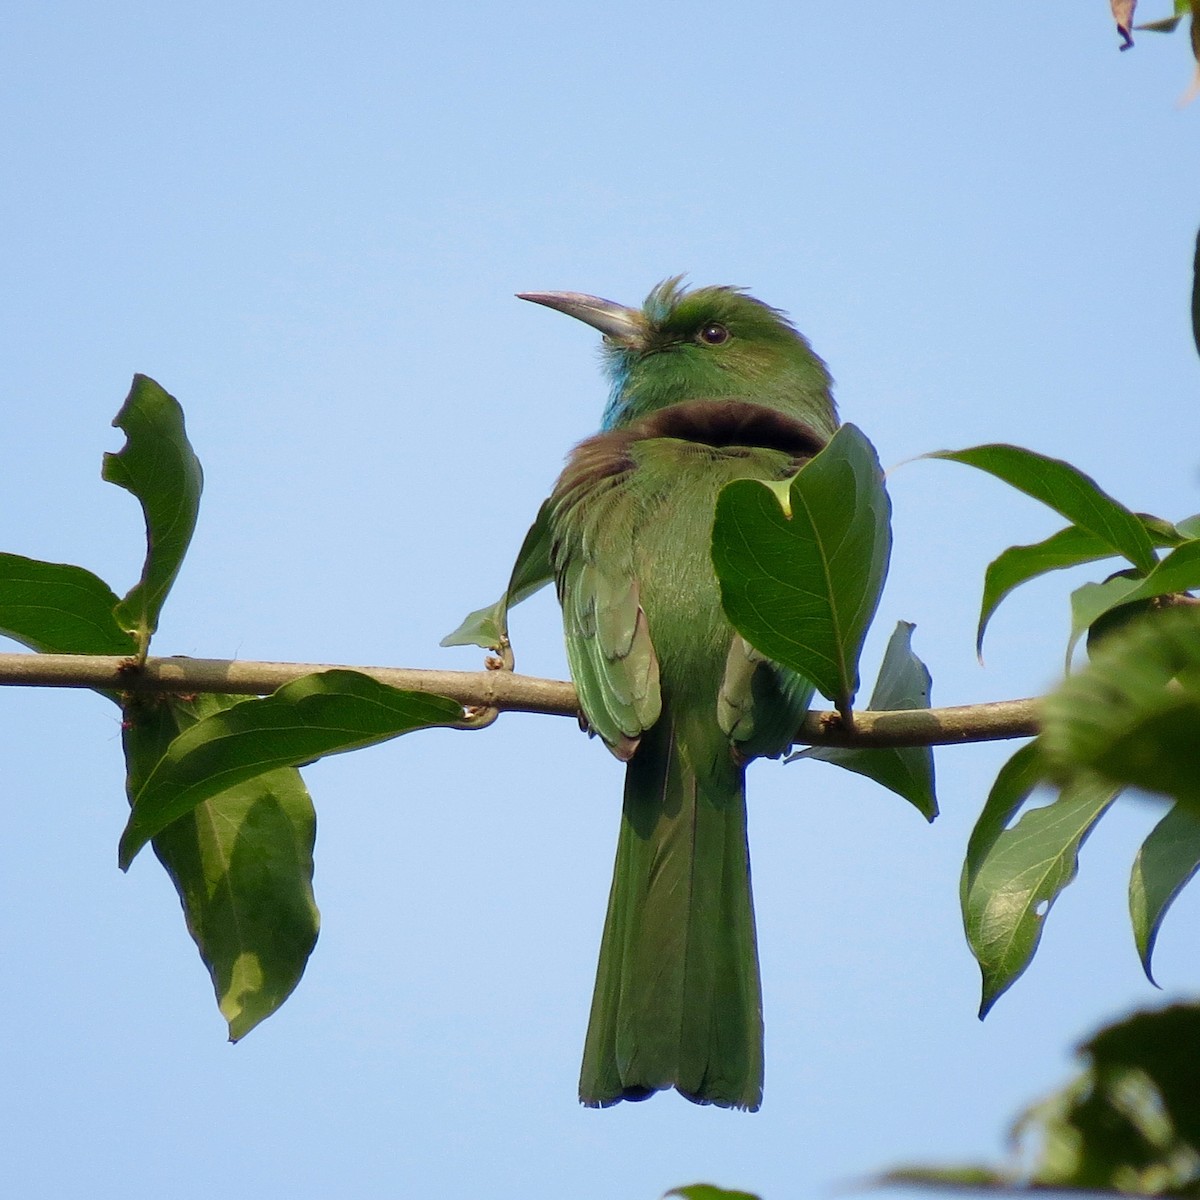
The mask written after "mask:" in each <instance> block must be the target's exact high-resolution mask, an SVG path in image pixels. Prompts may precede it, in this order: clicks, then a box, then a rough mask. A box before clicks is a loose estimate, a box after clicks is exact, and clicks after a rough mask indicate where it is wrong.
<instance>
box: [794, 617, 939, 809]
mask: <svg viewBox="0 0 1200 1200" xmlns="http://www.w3.org/2000/svg"><path fill="white" fill-rule="evenodd" d="M914 628H915V626H914V625H912V624H911V622H909V621H898V622H897V623H896V629H895V631H894V632H893V633H892V636H891V638H890V639H889V641H888V644H887V650H886V651H884V655H883V663H882V664H881V665H880V668H879V678H878V679H877V680H876V683H875V690H874V691H873V692H872V693H871V703H870V704H868V705H867V709H868V711H873V712H895V711H897V710H899V709H912V708H928V707H929V698H930V690H931V688H932V686H933V680H932V679H931V678H930V675H929V669H928V668H927V667H926V666H925V664H924V663H923V662H922V661H921V660H920V659H919V658H918V657H917V656H916V654H914V653H913V649H912V632H913V629H914ZM796 758H815V759H819V760H820V761H821V762H829V763H833V764H834V765H835V766H839V767H844V768H845V769H846V770H847V771H854V772H856V773H857V774H859V775H866V776H867V777H868V778H869V779H873V780H875V782H876V783H879V784H882V785H883V786H884V787H885V788H888V789H889V790H890V791H893V792H895V793H896V795H898V796H903V797H904V799H905V800H907V801H908V802H909V803H910V804H912V805H913V806H914V807H915V808H916V809H917V811H918V812H919V813H921V814H922V815H923V816H924V817H925V818H926V820H929V821H932V820H933V819H934V817H936V816H937V813H938V806H937V795H936V793H935V790H934V782H933V750H932V748H931V747H929V746H889V747H885V748H883V749H878V750H862V749H850V748H849V747H843V746H809V747H808V748H807V749H805V750H800V751H798V752H797V753H795V754H792V755H789V756H788V759H787V761H788V762H791V761H792V760H793V759H796Z"/></svg>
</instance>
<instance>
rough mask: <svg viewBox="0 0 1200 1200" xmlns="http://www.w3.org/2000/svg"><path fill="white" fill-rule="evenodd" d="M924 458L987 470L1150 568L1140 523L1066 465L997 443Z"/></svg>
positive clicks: (1145, 536)
mask: <svg viewBox="0 0 1200 1200" xmlns="http://www.w3.org/2000/svg"><path fill="white" fill-rule="evenodd" d="M926 457H928V458H944V459H949V460H950V461H951V462H960V463H966V464H967V465H968V466H972V467H977V468H978V469H979V470H981V471H987V472H988V473H989V474H991V475H995V476H996V478H997V479H1002V480H1004V482H1005V483H1007V484H1009V485H1011V486H1012V487H1014V488H1016V489H1017V490H1018V491H1022V492H1024V493H1025V494H1026V495H1027V496H1032V497H1033V498H1034V499H1035V500H1040V501H1041V502H1042V503H1043V504H1046V505H1048V506H1049V507H1050V508H1052V509H1054V511H1055V512H1057V513H1060V514H1061V515H1062V516H1064V517H1066V518H1067V520H1068V521H1071V522H1072V523H1073V524H1075V525H1078V526H1079V528H1080V529H1082V530H1084V531H1085V532H1087V533H1090V534H1092V535H1093V536H1094V537H1096V538H1097V539H1098V540H1099V541H1101V542H1103V543H1104V544H1105V545H1107V546H1110V547H1111V548H1112V551H1113V553H1114V554H1119V555H1121V556H1122V557H1123V558H1127V559H1129V561H1130V562H1131V563H1133V565H1134V566H1135V567H1137V568H1138V570H1139V571H1142V572H1143V573H1145V572H1149V571H1151V570H1153V568H1154V564H1155V561H1156V559H1155V554H1154V546H1153V543H1152V541H1151V538H1150V534H1149V533H1148V532H1147V531H1146V527H1145V525H1144V524H1143V523H1142V521H1141V520H1139V518H1138V517H1137V516H1135V515H1134V514H1133V513H1132V512H1130V511H1129V509H1127V508H1126V507H1125V506H1124V505H1123V504H1121V503H1120V502H1119V501H1117V500H1114V499H1113V498H1112V497H1111V496H1110V495H1109V494H1108V493H1107V492H1105V491H1103V490H1101V488H1100V486H1099V485H1098V484H1097V483H1096V481H1095V480H1094V479H1092V478H1091V477H1090V476H1087V475H1085V474H1084V473H1083V472H1082V471H1080V470H1079V469H1078V468H1076V467H1073V466H1071V464H1070V463H1066V462H1063V461H1062V460H1061V459H1058V458H1048V457H1047V456H1046V455H1044V454H1036V453H1034V452H1033V451H1032V450H1024V449H1022V448H1021V447H1020V446H1008V445H1004V444H999V443H997V444H992V445H986V446H972V447H970V448H969V449H966V450H939V451H936V452H935V453H933V454H930V455H927V456H926Z"/></svg>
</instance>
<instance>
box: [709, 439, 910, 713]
mask: <svg viewBox="0 0 1200 1200" xmlns="http://www.w3.org/2000/svg"><path fill="white" fill-rule="evenodd" d="M780 492H781V485H779V486H772V485H769V484H764V483H762V482H760V481H758V480H752V479H742V480H737V481H735V482H733V483H731V484H728V485H727V486H726V487H725V488H724V489H723V490H722V491H721V494H720V496H719V498H718V500H717V511H716V520H715V522H714V525H713V564H714V566H715V567H716V572H717V578H718V579H719V581H720V584H721V599H722V603H723V604H724V607H725V612H726V615H727V616H728V617H729V619H730V621H731V622H732V624H733V626H734V628H735V629H737V631H738V632H739V633H740V634H741V635H742V636H743V637H744V638H745V639H746V640H747V641H748V642H749V643H750V644H751V645H753V646H755V647H756V648H757V649H758V650H761V651H762V653H764V654H765V655H767V657H768V658H771V659H774V660H775V661H776V662H779V663H782V664H784V665H785V666H788V667H791V668H792V670H794V671H796V672H797V673H798V674H800V675H803V676H804V677H805V678H807V679H811V680H812V682H813V683H814V684H815V685H816V687H817V689H818V690H819V691H820V692H821V694H822V695H824V696H827V697H828V698H829V699H830V700H832V701H833V703H834V704H835V706H837V708H838V709H839V710H840V711H842V712H843V713H844V712H848V711H849V707H850V702H851V700H852V699H853V697H854V694H855V693H856V692H857V691H858V682H859V678H858V658H859V655H860V653H861V651H862V643H863V639H864V637H865V636H866V632H867V627H868V625H869V624H870V621H871V618H872V617H873V616H874V614H875V608H876V606H877V604H878V603H879V594H880V592H881V590H882V588H883V581H884V578H885V576H886V575H887V565H888V556H889V554H890V551H891V526H890V516H891V503H890V501H889V500H888V497H887V492H886V491H885V490H884V486H883V472H882V471H881V469H880V467H879V459H878V457H877V456H876V454H875V449H874V447H873V446H872V445H871V443H870V442H869V441H867V439H866V437H864V436H863V434H862V433H861V431H859V430H858V429H856V428H855V427H854V426H853V425H843V426H842V427H841V428H840V429H839V430H838V431H837V433H836V434H835V435H834V436H833V438H832V439H831V440H830V442H829V444H828V445H827V446H826V447H825V448H824V449H823V450H822V451H821V452H820V453H819V454H817V455H816V456H815V457H813V458H812V459H811V460H810V461H809V462H808V463H806V464H805V465H804V466H803V467H802V468H801V469H800V471H799V472H797V474H796V475H795V477H794V478H793V479H792V482H791V486H790V488H789V489H788V492H787V505H788V506H789V507H790V511H788V509H787V508H785V507H784V504H782V503H781V496H780Z"/></svg>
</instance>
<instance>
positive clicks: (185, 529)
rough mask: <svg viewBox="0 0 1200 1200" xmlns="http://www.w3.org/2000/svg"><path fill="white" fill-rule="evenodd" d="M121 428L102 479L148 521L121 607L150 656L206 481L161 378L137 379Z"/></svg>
mask: <svg viewBox="0 0 1200 1200" xmlns="http://www.w3.org/2000/svg"><path fill="white" fill-rule="evenodd" d="M113 424H114V425H116V426H117V427H118V428H119V429H122V430H124V432H125V437H126V442H125V445H124V447H123V448H122V449H121V450H120V451H119V452H118V453H116V454H106V455H105V456H104V469H103V472H102V474H103V476H104V478H105V479H107V480H108V482H109V483H115V484H116V485H117V486H118V487H123V488H125V489H126V491H129V492H132V493H133V495H134V496H136V497H137V499H138V502H139V503H140V504H141V506H142V513H143V515H144V517H145V519H146V561H145V564H144V566H143V567H142V577H141V579H139V580H138V582H137V583H136V584H135V585H134V586H133V588H132V589H131V590H130V591H129V594H128V595H127V596H126V597H125V599H124V600H122V601H121V602H120V603H119V604H118V605H117V607H116V619H117V622H118V624H119V625H120V626H121V627H122V628H123V629H126V630H128V631H129V632H130V633H132V634H133V635H134V637H135V638H136V639H137V642H138V646H139V648H140V649H141V651H142V652H143V653H145V651H146V648H147V646H148V645H149V642H150V636H151V635H152V634H153V633H154V631H155V629H157V628H158V616H159V612H160V611H161V610H162V606H163V601H164V600H166V598H167V593H168V592H169V591H170V590H171V585H172V584H173V583H174V582H175V577H176V575H178V574H179V568H180V567H181V566H182V565H183V558H184V555H185V554H186V553H187V548H188V545H189V543H190V542H191V540H192V533H193V531H194V530H195V527H196V514H197V512H198V511H199V508H200V492H201V489H202V488H203V486H204V475H203V472H202V471H201V470H200V461H199V459H197V458H196V456H195V454H194V453H193V452H192V447H191V445H190V444H189V442H188V440H187V433H186V431H185V430H184V425H183V410H182V409H181V408H180V407H179V403H178V401H176V400H175V398H174V397H173V396H169V395H167V393H166V392H164V391H163V389H162V388H161V387H159V386H158V384H157V383H155V382H154V380H153V379H148V378H147V377H146V376H145V375H135V376H134V377H133V387H132V389H131V390H130V392H129V396H128V398H127V399H126V401H125V403H124V405H123V406H122V408H121V411H120V412H119V413H117V415H116V417H115V418H114V420H113Z"/></svg>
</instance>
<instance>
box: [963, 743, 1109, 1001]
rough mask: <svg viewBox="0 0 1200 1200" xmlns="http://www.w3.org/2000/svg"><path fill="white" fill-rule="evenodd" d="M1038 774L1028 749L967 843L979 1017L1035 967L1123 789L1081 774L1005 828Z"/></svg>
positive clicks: (1005, 774) (966, 916) (966, 914)
mask: <svg viewBox="0 0 1200 1200" xmlns="http://www.w3.org/2000/svg"><path fill="white" fill-rule="evenodd" d="M1038 773H1039V767H1038V754H1037V751H1036V750H1035V749H1033V748H1032V747H1028V746H1027V747H1023V748H1022V749H1021V750H1020V751H1018V752H1017V754H1016V755H1014V756H1013V758H1012V759H1010V760H1009V761H1008V763H1007V764H1006V765H1005V767H1004V769H1003V770H1002V771H1001V772H1000V775H999V776H998V777H997V780H996V783H995V785H994V786H993V788H992V792H991V794H990V795H989V796H988V800H987V804H986V805H985V807H984V811H983V813H982V814H981V816H980V818H979V821H978V822H977V824H976V827H975V831H974V833H973V834H972V836H971V842H970V844H969V846H968V852H967V863H966V865H965V867H964V872H963V882H962V902H963V925H964V927H965V929H966V934H967V942H968V944H969V945H970V947H971V952H972V953H973V954H974V955H975V959H976V961H977V962H978V963H979V969H980V972H981V973H982V976H983V994H982V999H981V1002H980V1006H979V1015H980V1016H981V1017H983V1016H986V1015H987V1013H988V1011H989V1009H991V1007H992V1005H993V1004H995V1003H996V1001H997V1000H998V999H999V998H1000V996H1001V995H1003V994H1004V992H1005V991H1007V990H1008V988H1010V987H1011V986H1012V985H1013V983H1015V982H1016V980H1017V979H1018V978H1019V977H1020V975H1021V974H1022V973H1023V972H1024V971H1025V969H1026V967H1028V966H1029V963H1030V962H1031V961H1032V959H1033V956H1034V953H1035V952H1036V950H1037V946H1038V942H1039V941H1040V940H1041V936H1042V927H1043V924H1044V922H1045V918H1046V916H1047V914H1048V913H1049V911H1050V909H1051V907H1053V905H1054V902H1055V900H1057V899H1058V896H1059V894H1060V893H1061V892H1062V890H1063V888H1065V887H1066V886H1067V885H1068V884H1069V883H1070V882H1071V880H1072V879H1074V878H1075V874H1076V871H1077V870H1078V865H1079V848H1080V846H1081V845H1082V844H1083V842H1084V840H1085V839H1086V838H1087V836H1088V834H1089V833H1090V832H1091V831H1092V829H1093V827H1094V826H1095V824H1096V822H1097V821H1098V820H1099V819H1100V817H1101V816H1102V815H1103V814H1104V812H1105V810H1106V809H1107V808H1108V806H1109V805H1110V804H1111V803H1112V802H1113V800H1114V799H1115V798H1116V796H1117V794H1118V792H1119V791H1120V789H1119V788H1117V787H1113V786H1111V785H1110V784H1109V783H1108V782H1107V781H1104V780H1100V779H1097V778H1095V777H1092V776H1087V775H1080V776H1077V777H1076V778H1075V779H1073V780H1071V781H1070V782H1069V783H1068V784H1067V785H1066V786H1065V787H1064V788H1063V789H1062V791H1061V792H1060V794H1059V795H1058V797H1057V799H1055V800H1054V801H1053V802H1051V803H1050V804H1048V805H1046V806H1045V807H1043V808H1035V809H1033V810H1031V811H1029V812H1026V813H1025V814H1024V815H1023V816H1022V817H1021V819H1020V820H1019V821H1018V822H1017V823H1016V825H1014V826H1012V827H1011V828H1006V827H1005V826H1006V824H1007V822H1008V821H1010V820H1011V819H1012V816H1013V815H1014V814H1015V813H1016V811H1017V810H1018V809H1019V808H1020V806H1021V805H1022V804H1023V803H1024V802H1025V800H1026V799H1027V798H1028V797H1029V795H1030V793H1031V792H1032V790H1033V788H1034V787H1036V785H1037V782H1038Z"/></svg>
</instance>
